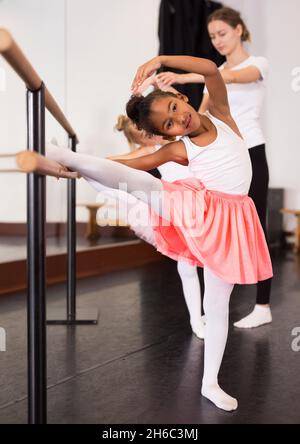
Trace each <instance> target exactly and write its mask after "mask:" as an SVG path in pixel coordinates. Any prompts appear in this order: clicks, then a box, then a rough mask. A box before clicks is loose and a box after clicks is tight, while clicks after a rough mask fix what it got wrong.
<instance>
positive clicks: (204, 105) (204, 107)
mask: <svg viewBox="0 0 300 444" xmlns="http://www.w3.org/2000/svg"><path fill="white" fill-rule="evenodd" d="M208 107H209V95H208V94H204V95H203V99H202V102H201V105H200V107H199V110H198V112H199V113H200V114H204V113H205V112H206V111H207V110H208Z"/></svg>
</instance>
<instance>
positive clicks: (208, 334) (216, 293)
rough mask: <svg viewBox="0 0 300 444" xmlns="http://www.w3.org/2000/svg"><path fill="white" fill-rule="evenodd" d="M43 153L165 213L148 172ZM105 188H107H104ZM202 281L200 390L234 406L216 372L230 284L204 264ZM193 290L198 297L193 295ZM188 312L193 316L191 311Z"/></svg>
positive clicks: (57, 151) (60, 152)
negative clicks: (121, 187) (122, 188)
mask: <svg viewBox="0 0 300 444" xmlns="http://www.w3.org/2000/svg"><path fill="white" fill-rule="evenodd" d="M46 156H47V157H49V158H51V159H53V160H56V161H57V162H59V163H61V164H63V165H65V166H66V167H68V168H69V169H71V170H74V171H77V172H79V173H80V174H81V175H82V176H83V177H84V178H85V179H86V180H87V181H89V182H90V184H91V185H92V186H93V187H94V188H96V189H97V190H98V191H103V185H104V186H105V187H109V188H114V189H115V190H116V189H118V188H119V184H120V183H122V184H123V183H125V184H127V191H128V193H130V194H133V195H134V196H135V197H137V198H138V199H140V200H142V201H144V202H145V203H147V204H149V203H150V204H151V207H152V208H153V209H154V210H155V211H156V212H158V213H159V214H161V215H163V216H164V217H166V216H165V215H164V214H163V210H162V205H161V201H162V192H163V187H162V184H161V181H160V180H159V179H156V178H154V177H153V176H151V175H150V174H148V173H146V172H144V171H138V170H135V169H133V168H129V167H127V166H125V165H123V164H120V163H118V162H115V161H112V160H108V159H103V158H98V157H94V156H90V155H86V154H78V153H73V152H72V151H71V150H69V149H65V148H61V147H58V146H56V145H53V144H48V145H47V147H46ZM101 188H102V190H101ZM115 190H114V191H115ZM114 191H113V193H114ZM107 192H109V191H108V190H107ZM153 192H155V193H153ZM184 268H185V267H184V266H183V265H182V264H181V263H179V264H178V271H179V273H181V274H182V273H183V269H184ZM190 272H191V276H190V277H192V274H194V271H193V272H192V270H191V269H190ZM186 283H187V280H185V282H183V287H184V289H185V290H187V287H189V288H190V289H191V291H192V292H193V299H192V298H191V297H190V295H188V293H189V291H186V293H185V294H187V298H186V302H187V305H188V308H189V311H190V313H191V311H192V312H193V311H194V310H195V311H196V312H197V313H198V314H199V313H200V314H201V308H200V304H201V302H200V287H199V286H198V285H199V281H198V284H197V282H196V281H195V280H193V283H192V284H191V285H186ZM204 283H205V295H204V311H205V316H206V326H205V350H204V374H203V380H202V394H203V396H205V397H207V398H208V399H210V400H211V401H212V402H213V403H214V404H215V405H217V407H219V408H221V409H224V410H234V409H236V408H237V401H236V400H235V399H234V398H232V397H231V396H229V395H227V394H226V393H225V392H224V391H223V390H222V389H221V388H220V387H219V385H218V373H219V369H220V366H221V362H222V359H223V354H224V350H225V345H226V341H227V335H228V312H229V301H230V295H231V292H232V290H233V284H228V283H227V282H225V281H223V280H222V279H220V278H219V277H217V276H216V275H215V274H214V273H213V272H212V271H211V270H209V269H208V268H207V267H205V268H204ZM189 284H190V283H189ZM196 294H197V296H198V298H196V297H195V295H196ZM191 315H192V316H193V314H192V313H191Z"/></svg>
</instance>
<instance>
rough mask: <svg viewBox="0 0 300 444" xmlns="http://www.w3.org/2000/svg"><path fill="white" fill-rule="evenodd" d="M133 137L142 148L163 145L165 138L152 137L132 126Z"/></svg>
mask: <svg viewBox="0 0 300 444" xmlns="http://www.w3.org/2000/svg"><path fill="white" fill-rule="evenodd" d="M130 133H131V137H132V139H133V141H134V143H136V144H137V145H141V146H154V145H161V144H162V143H163V138H162V137H160V136H152V137H150V136H149V135H148V134H147V133H146V132H145V131H144V130H139V129H138V128H137V127H136V126H135V125H133V124H132V125H131V126H130Z"/></svg>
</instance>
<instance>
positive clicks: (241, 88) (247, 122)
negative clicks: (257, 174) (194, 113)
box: [204, 56, 269, 148]
mask: <svg viewBox="0 0 300 444" xmlns="http://www.w3.org/2000/svg"><path fill="white" fill-rule="evenodd" d="M248 66H255V67H256V68H258V70H259V72H260V73H261V76H262V80H258V81H256V82H252V83H229V84H227V85H226V87H227V93H228V100H229V105H230V110H231V115H232V117H233V118H234V120H235V121H236V124H237V126H238V127H239V130H240V132H241V134H242V136H243V138H244V140H245V142H246V145H247V147H248V148H253V147H255V146H257V145H261V144H264V143H265V138H264V135H263V131H262V128H261V124H260V114H261V108H262V105H263V100H264V96H265V89H266V80H267V78H268V73H269V63H268V60H267V59H266V58H265V57H255V56H250V57H248V58H247V59H246V60H244V61H243V62H242V63H240V64H239V65H236V66H235V67H233V68H231V69H232V70H234V71H236V70H240V69H243V68H247V67H248ZM219 69H220V70H222V69H224V65H221V66H220V67H219ZM204 93H206V94H207V93H208V91H207V88H205V89H204Z"/></svg>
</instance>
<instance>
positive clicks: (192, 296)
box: [177, 261, 204, 339]
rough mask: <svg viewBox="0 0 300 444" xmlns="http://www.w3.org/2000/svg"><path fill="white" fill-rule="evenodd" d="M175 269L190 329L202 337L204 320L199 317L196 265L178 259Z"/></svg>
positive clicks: (199, 295) (199, 301) (198, 288)
mask: <svg viewBox="0 0 300 444" xmlns="http://www.w3.org/2000/svg"><path fill="white" fill-rule="evenodd" d="M177 270H178V274H179V276H180V279H181V282H182V289H183V295H184V299H185V302H186V305H187V308H188V311H189V315H190V323H191V327H192V330H193V332H194V333H195V335H196V336H197V337H198V338H199V339H203V338H204V321H203V319H202V317H201V294H200V284H199V278H198V272H197V267H196V266H194V265H189V264H188V263H187V262H183V261H178V263H177Z"/></svg>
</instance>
